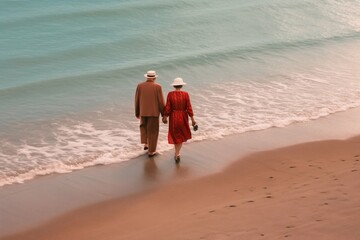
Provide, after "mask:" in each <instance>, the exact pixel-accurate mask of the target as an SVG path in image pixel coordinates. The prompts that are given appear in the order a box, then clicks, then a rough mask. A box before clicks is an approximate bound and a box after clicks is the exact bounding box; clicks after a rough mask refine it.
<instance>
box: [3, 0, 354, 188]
mask: <svg viewBox="0 0 360 240" xmlns="http://www.w3.org/2000/svg"><path fill="white" fill-rule="evenodd" d="M358 9H360V1H333V0H321V1H303V0H302V1H300V0H294V1H285V0H267V1H250V0H241V1H239V0H237V1H235V0H227V1H212V0H207V1H204V0H184V1H180V0H171V1H170V0H162V1H161V0H157V1H151V2H149V1H144V0H137V1H134V0H132V1H105V2H102V1H97V0H92V1H76V2H73V1H53V0H47V1H45V0H42V1H40V0H32V1H30V0H19V1H13V0H12V1H10V0H4V1H1V2H0V52H1V54H0V76H1V77H0V112H1V115H0V185H3V184H9V183H13V182H22V181H24V180H26V179H30V178H32V177H34V176H36V175H42V174H49V173H53V172H68V171H72V170H74V169H79V168H83V167H86V166H91V165H94V164H107V163H113V162H120V161H127V160H129V159H131V158H133V157H135V156H138V155H139V154H142V151H141V148H140V145H139V143H138V142H139V133H138V123H137V121H136V119H135V118H134V113H133V97H134V89H135V87H136V85H137V84H138V83H139V82H140V81H143V80H144V79H143V74H144V73H145V72H146V71H147V70H150V69H154V70H156V71H157V72H158V73H159V79H158V82H159V83H161V84H162V85H163V88H164V93H165V94H166V93H167V92H168V91H171V87H170V86H169V85H170V83H171V82H172V80H173V79H174V78H175V77H183V78H184V80H185V81H186V82H187V83H188V85H187V87H186V90H187V91H189V93H190V95H191V97H192V101H193V105H194V110H195V114H196V117H197V121H198V122H199V125H200V129H201V131H199V132H197V133H196V134H194V140H197V141H201V140H205V139H216V138H221V137H223V136H226V135H229V134H234V133H241V132H246V131H252V130H262V129H266V128H269V127H274V126H275V127H283V126H286V125H288V124H291V123H294V122H299V121H309V120H312V119H316V118H319V117H323V116H327V115H329V114H332V113H335V112H338V111H344V110H346V109H349V108H352V107H356V106H360V99H359V95H360V81H359V76H360V70H358V66H359V64H360V12H359V11H357V10H358ZM160 137H161V138H160V142H159V151H160V152H161V151H166V150H168V149H169V148H170V147H171V146H168V144H167V143H166V127H163V128H162V129H161V136H160Z"/></svg>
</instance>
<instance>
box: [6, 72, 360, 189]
mask: <svg viewBox="0 0 360 240" xmlns="http://www.w3.org/2000/svg"><path fill="white" fill-rule="evenodd" d="M340 79H341V82H340V81H339V80H340ZM189 92H190V94H191V99H192V102H193V107H194V111H195V117H196V121H197V122H198V124H199V131H197V132H193V139H192V140H191V141H202V140H206V139H213V140H216V139H220V138H222V137H224V136H226V135H230V134H234V133H242V132H248V131H257V130H262V129H267V128H271V127H284V126H287V125H289V124H292V123H295V122H304V121H309V120H314V119H318V118H320V117H324V116H328V115H329V114H332V113H336V112H339V111H345V110H347V109H349V108H352V107H357V106H360V99H359V97H358V96H359V95H360V83H359V82H358V81H357V80H356V79H354V78H352V75H351V74H347V73H346V71H342V72H340V73H339V72H333V73H331V74H329V73H328V72H327V71H326V70H322V69H316V72H315V73H313V74H312V73H306V74H304V73H301V74H297V73H292V74H291V75H288V76H275V77H274V79H273V80H269V81H267V82H260V81H259V82H256V81H245V82H238V81H229V82H227V83H226V84H223V83H221V84H208V85H207V88H205V89H202V90H201V91H192V89H191V88H189ZM111 111H112V112H114V113H115V114H109V115H107V114H104V113H99V114H97V115H98V116H100V117H99V118H94V117H89V119H88V120H82V121H75V120H70V121H62V122H61V121H60V122H57V123H53V124H52V129H51V136H52V139H51V140H49V139H48V138H47V137H44V136H40V137H39V141H38V142H37V143H36V144H35V143H31V142H29V141H23V143H22V144H21V145H16V144H14V145H11V144H10V143H8V142H4V143H2V147H3V148H4V146H6V149H12V150H11V151H8V153H6V152H5V151H4V152H0V159H1V160H2V163H3V164H2V165H3V166H1V171H0V186H2V185H5V184H11V183H15V182H18V183H21V182H23V181H25V180H28V179H31V178H33V177H35V176H37V175H46V174H51V173H64V172H70V171H73V170H76V169H82V168H84V167H87V166H92V165H98V164H111V163H117V162H122V161H127V160H129V159H132V158H134V157H137V156H139V155H141V154H143V153H144V151H143V150H142V147H141V144H140V143H139V139H140V136H139V126H138V122H137V121H136V120H135V119H134V117H133V116H132V114H130V113H129V114H128V115H126V116H121V119H120V118H117V117H115V116H116V115H117V113H116V111H117V109H112V110H111ZM130 115H131V116H130ZM166 128H167V127H162V128H161V131H160V135H159V143H158V151H159V152H160V153H162V152H164V151H168V150H170V149H172V145H169V144H168V143H167V129H166ZM14 151H16V154H13V153H12V152H14Z"/></svg>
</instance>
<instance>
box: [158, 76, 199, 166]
mask: <svg viewBox="0 0 360 240" xmlns="http://www.w3.org/2000/svg"><path fill="white" fill-rule="evenodd" d="M171 85H172V86H173V87H174V88H175V91H172V92H169V93H168V95H167V101H166V106H165V111H164V116H163V122H164V123H167V117H168V116H169V133H168V141H169V144H174V145H175V162H176V163H177V164H178V163H179V162H180V149H181V147H182V143H183V142H186V141H187V140H188V139H191V131H190V127H189V118H188V116H190V118H191V123H192V126H196V122H195V119H194V113H193V110H192V107H191V102H190V96H189V94H188V93H187V92H185V91H182V87H183V86H184V85H186V83H185V82H184V81H183V79H182V78H175V80H174V82H173V83H172V84H171ZM194 129H195V130H196V127H195V128H194Z"/></svg>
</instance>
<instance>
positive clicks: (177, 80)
mask: <svg viewBox="0 0 360 240" xmlns="http://www.w3.org/2000/svg"><path fill="white" fill-rule="evenodd" d="M183 85H186V83H185V82H184V80H183V79H182V78H175V79H174V81H173V83H172V84H171V86H183Z"/></svg>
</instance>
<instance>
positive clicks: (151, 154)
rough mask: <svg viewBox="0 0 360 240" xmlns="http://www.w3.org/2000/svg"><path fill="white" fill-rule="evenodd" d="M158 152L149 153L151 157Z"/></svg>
mask: <svg viewBox="0 0 360 240" xmlns="http://www.w3.org/2000/svg"><path fill="white" fill-rule="evenodd" d="M156 154H157V152H153V153H149V157H153V156H155V155H156Z"/></svg>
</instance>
